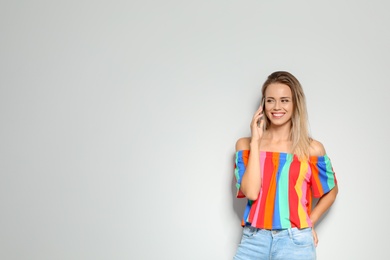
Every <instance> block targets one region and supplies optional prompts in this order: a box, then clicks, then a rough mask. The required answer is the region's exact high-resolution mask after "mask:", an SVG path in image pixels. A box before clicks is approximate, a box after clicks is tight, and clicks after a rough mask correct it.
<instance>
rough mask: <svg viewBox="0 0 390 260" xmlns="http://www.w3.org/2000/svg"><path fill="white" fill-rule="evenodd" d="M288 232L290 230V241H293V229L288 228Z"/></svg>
mask: <svg viewBox="0 0 390 260" xmlns="http://www.w3.org/2000/svg"><path fill="white" fill-rule="evenodd" d="M287 230H288V235H289V237H290V239H292V238H293V234H292V229H291V228H288V229H287Z"/></svg>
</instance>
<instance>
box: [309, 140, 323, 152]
mask: <svg viewBox="0 0 390 260" xmlns="http://www.w3.org/2000/svg"><path fill="white" fill-rule="evenodd" d="M309 154H310V156H324V155H325V154H326V151H325V147H324V145H323V144H322V143H321V142H319V141H317V140H314V139H312V140H311V142H310V148H309Z"/></svg>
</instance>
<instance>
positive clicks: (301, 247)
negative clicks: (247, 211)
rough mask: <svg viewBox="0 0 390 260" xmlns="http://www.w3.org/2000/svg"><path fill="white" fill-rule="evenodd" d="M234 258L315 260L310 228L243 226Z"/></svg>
mask: <svg viewBox="0 0 390 260" xmlns="http://www.w3.org/2000/svg"><path fill="white" fill-rule="evenodd" d="M234 259H235V260H252V259H253V260H255V259H256V260H315V259H316V249H315V246H314V239H313V234H312V232H311V228H304V229H298V228H289V229H283V230H272V231H271V230H266V229H258V228H254V227H250V226H246V227H244V230H243V234H242V239H241V243H240V245H239V246H238V248H237V252H236V255H235V256H234Z"/></svg>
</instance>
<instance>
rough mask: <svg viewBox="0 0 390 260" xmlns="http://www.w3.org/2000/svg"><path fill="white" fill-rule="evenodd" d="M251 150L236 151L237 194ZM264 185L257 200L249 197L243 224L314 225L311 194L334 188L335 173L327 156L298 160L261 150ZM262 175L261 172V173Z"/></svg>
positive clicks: (284, 154)
mask: <svg viewBox="0 0 390 260" xmlns="http://www.w3.org/2000/svg"><path fill="white" fill-rule="evenodd" d="M249 153H250V151H249V150H241V151H238V152H236V160H235V171H234V173H235V177H236V181H237V183H236V187H237V189H238V190H237V197H238V198H244V197H245V195H244V194H243V193H242V192H241V190H240V185H241V180H242V177H243V175H244V172H245V169H246V166H247V163H248V158H249ZM259 159H260V171H261V177H262V186H261V189H260V193H259V196H258V198H257V200H255V201H251V200H248V203H247V205H246V208H245V211H244V216H243V219H242V223H241V224H242V226H245V225H251V226H253V227H256V228H263V229H286V228H292V227H297V228H305V227H311V226H312V223H311V220H310V211H311V207H312V197H313V196H314V197H317V198H319V197H321V196H323V195H324V194H326V193H328V192H329V191H330V190H331V189H333V188H334V187H335V186H336V184H337V180H336V176H335V173H334V171H333V167H332V165H331V162H330V159H329V157H328V156H327V155H324V156H312V157H310V158H309V159H308V160H305V161H303V160H299V159H298V157H297V156H296V155H294V154H290V153H282V152H265V151H261V152H260V158H259ZM259 174H260V173H259Z"/></svg>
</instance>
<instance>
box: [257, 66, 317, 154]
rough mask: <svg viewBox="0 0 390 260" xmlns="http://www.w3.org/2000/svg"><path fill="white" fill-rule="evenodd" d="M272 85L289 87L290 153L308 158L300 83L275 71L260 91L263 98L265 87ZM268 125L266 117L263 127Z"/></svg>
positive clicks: (302, 94)
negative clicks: (290, 115)
mask: <svg viewBox="0 0 390 260" xmlns="http://www.w3.org/2000/svg"><path fill="white" fill-rule="evenodd" d="M272 83H281V84H285V85H287V86H289V87H290V89H291V93H292V101H293V107H294V109H293V114H292V117H291V129H290V140H291V141H292V151H293V153H294V154H296V155H297V156H298V157H299V158H300V159H308V158H309V147H310V142H311V140H312V139H311V137H310V133H309V124H308V115H307V108H306V99H305V94H304V93H303V89H302V86H301V83H299V81H298V79H297V78H295V77H294V76H293V75H292V74H291V73H289V72H286V71H276V72H274V73H272V74H271V75H269V76H268V78H267V80H266V81H265V82H264V84H263V87H262V89H261V93H262V96H263V98H264V97H265V91H266V90H267V87H268V86H269V85H270V84H272ZM269 124H270V120H269V118H268V117H265V126H266V128H268V127H267V126H268V125H269Z"/></svg>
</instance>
